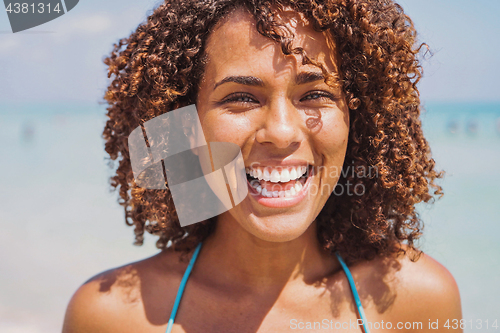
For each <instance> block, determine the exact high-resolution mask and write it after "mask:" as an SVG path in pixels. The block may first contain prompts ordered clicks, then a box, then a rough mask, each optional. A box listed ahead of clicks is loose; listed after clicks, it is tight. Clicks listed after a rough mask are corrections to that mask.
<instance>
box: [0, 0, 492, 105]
mask: <svg viewBox="0 0 500 333" xmlns="http://www.w3.org/2000/svg"><path fill="white" fill-rule="evenodd" d="M160 2H161V1H158V0H141V1H138V0H106V1H97V0H80V2H79V3H78V5H77V6H76V7H75V8H74V9H73V10H71V11H70V12H68V13H66V14H65V15H63V16H61V17H59V18H57V19H55V20H53V21H51V22H48V23H46V24H43V25H40V26H38V27H34V28H32V29H29V30H26V31H24V32H18V33H16V34H13V33H12V31H11V28H10V25H9V22H8V18H7V13H6V12H5V11H1V12H0V105H1V104H5V103H8V104H23V103H24V104H26V103H29V104H33V103H35V104H36V103H46V102H49V103H51V102H63V103H66V102H75V103H77V102H85V103H97V102H99V101H102V96H103V93H104V90H105V88H106V86H107V84H108V80H107V77H106V67H105V65H104V64H103V62H102V60H103V58H104V57H105V56H106V55H107V54H109V52H110V51H111V49H112V45H113V43H115V42H117V41H118V40H119V39H120V38H123V37H126V36H128V35H129V34H130V33H131V32H132V31H133V30H135V28H136V27H137V25H138V24H139V23H141V22H143V21H144V20H145V19H146V17H147V15H148V13H150V11H151V9H153V8H154V7H156V6H157V5H158V4H159V3H160ZM399 3H400V4H401V5H402V6H403V8H404V10H405V12H406V13H407V14H408V15H409V16H410V17H411V18H412V20H413V21H414V23H415V26H416V28H417V31H418V33H419V40H420V41H421V42H425V43H427V44H428V45H429V46H430V48H431V50H432V52H433V56H432V57H430V58H429V59H426V60H425V61H424V63H423V65H424V78H423V80H422V81H421V84H420V91H421V97H422V99H423V100H424V101H426V102H500V93H499V92H500V83H499V80H498V78H499V77H500V66H499V61H498V59H500V56H499V53H500V38H498V36H499V35H500V20H498V14H500V1H497V0H477V1H465V0H434V1H432V0H400V1H399ZM0 112H1V110H0Z"/></svg>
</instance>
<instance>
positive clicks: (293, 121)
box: [256, 99, 303, 149]
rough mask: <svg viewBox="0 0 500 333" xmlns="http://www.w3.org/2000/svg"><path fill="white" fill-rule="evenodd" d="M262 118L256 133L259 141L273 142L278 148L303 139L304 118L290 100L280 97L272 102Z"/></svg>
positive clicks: (292, 144) (286, 146) (294, 143)
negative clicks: (302, 123) (302, 124)
mask: <svg viewBox="0 0 500 333" xmlns="http://www.w3.org/2000/svg"><path fill="white" fill-rule="evenodd" d="M262 120H263V123H262V125H261V127H260V129H259V130H258V131H257V134H256V140H257V142H259V143H272V144H273V145H274V146H276V148H281V149H283V148H288V147H290V146H294V145H296V144H298V143H300V141H301V140H302V130H301V128H302V126H301V122H302V121H303V119H302V117H301V116H300V114H299V112H298V110H297V109H296V108H295V107H294V105H293V104H292V103H291V102H290V101H288V100H286V99H280V100H277V101H276V102H273V103H270V104H269V107H268V108H267V110H266V111H265V113H264V117H263V119H262Z"/></svg>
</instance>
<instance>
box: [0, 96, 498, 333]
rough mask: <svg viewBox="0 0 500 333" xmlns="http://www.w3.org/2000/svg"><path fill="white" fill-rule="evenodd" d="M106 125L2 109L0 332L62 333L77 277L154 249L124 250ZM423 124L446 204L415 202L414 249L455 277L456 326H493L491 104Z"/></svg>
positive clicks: (449, 107) (97, 119) (438, 115)
mask: <svg viewBox="0 0 500 333" xmlns="http://www.w3.org/2000/svg"><path fill="white" fill-rule="evenodd" d="M104 121H105V117H104V106H100V105H96V104H93V105H92V104H85V103H82V104H77V103H75V104H70V105H23V106H20V105H19V104H16V105H0V332H15V333H46V332H47V333H48V332H57V331H60V330H61V327H62V320H63V316H64V311H65V308H66V305H67V303H68V301H69V299H70V297H71V295H72V294H73V292H74V291H75V290H76V289H77V288H78V286H80V285H81V284H82V283H83V282H84V281H85V280H87V279H88V278H89V277H91V276H93V275H95V274H97V273H99V272H101V271H103V270H106V269H108V268H110V267H116V266H119V265H123V264H125V263H128V262H131V261H134V260H138V259H141V258H144V257H147V256H150V255H152V254H154V253H156V252H157V250H156V248H155V246H154V239H153V237H146V240H145V245H144V246H142V247H136V246H133V245H132V243H133V230H132V228H130V227H127V226H126V225H125V223H124V219H123V212H122V208H121V207H120V206H119V205H118V204H117V203H116V198H117V194H115V193H110V192H109V186H108V177H109V175H110V174H111V169H110V168H109V167H108V166H107V162H106V160H105V159H104V157H105V154H104V149H103V140H102V139H101V137H100V135H101V132H102V128H103V125H104ZM422 121H423V124H424V130H425V133H426V136H427V138H428V141H429V142H430V144H431V147H432V151H433V154H434V158H435V160H436V163H437V166H438V168H440V169H443V170H445V171H446V176H445V178H444V179H443V180H442V181H441V183H440V184H441V185H442V186H443V187H444V192H445V195H444V197H443V198H442V199H441V200H437V201H436V203H435V204H434V205H429V206H425V205H421V206H419V210H420V212H421V217H422V219H423V220H424V222H425V230H424V237H423V238H422V240H421V241H420V244H421V247H422V249H423V250H424V251H425V252H426V253H428V254H430V255H431V256H433V257H434V258H435V259H437V260H438V261H440V262H441V263H442V264H443V265H444V266H445V267H447V268H448V269H449V270H450V272H451V273H452V274H453V275H454V277H455V279H456V281H457V283H458V285H459V288H460V291H461V295H462V308H463V316H464V319H466V320H467V321H468V322H469V326H468V328H467V329H466V330H465V331H466V332H474V331H489V330H486V329H485V321H486V320H488V321H489V323H490V325H491V324H492V323H493V322H494V320H495V319H497V320H498V324H499V325H500V311H499V310H498V309H499V307H498V299H499V297H500V287H499V284H498V282H497V279H498V277H499V276H500V242H499V241H498V237H499V235H500V217H499V216H500V104H485V103H461V104H459V103H456V104H450V103H448V104H445V103H428V104H426V112H425V113H424V114H423V115H422ZM477 320H482V322H483V329H482V330H476V329H474V328H472V329H471V328H470V322H471V321H472V323H473V325H476V322H477ZM474 327H475V326H474ZM490 330H492V331H495V329H491V328H490Z"/></svg>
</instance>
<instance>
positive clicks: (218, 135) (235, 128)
mask: <svg viewBox="0 0 500 333" xmlns="http://www.w3.org/2000/svg"><path fill="white" fill-rule="evenodd" d="M201 125H202V127H203V132H204V133H205V137H206V140H207V142H210V141H212V142H232V143H235V144H237V145H239V146H240V147H241V146H242V145H243V143H244V142H245V141H246V140H247V138H248V137H249V136H250V135H251V133H252V130H253V128H252V126H251V122H250V121H248V119H247V118H246V117H243V116H237V115H236V116H234V115H225V114H215V113H214V114H208V115H207V116H206V117H205V118H203V120H202V122H201Z"/></svg>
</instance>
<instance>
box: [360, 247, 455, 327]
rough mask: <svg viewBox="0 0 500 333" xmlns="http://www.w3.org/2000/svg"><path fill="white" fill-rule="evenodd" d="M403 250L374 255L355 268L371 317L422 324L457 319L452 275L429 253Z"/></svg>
mask: <svg viewBox="0 0 500 333" xmlns="http://www.w3.org/2000/svg"><path fill="white" fill-rule="evenodd" d="M404 249H405V250H406V254H400V255H398V256H394V257H391V258H376V259H374V260H372V261H369V262H364V263H361V264H358V265H355V267H354V271H355V272H356V275H358V278H359V282H360V289H361V290H360V294H361V295H363V296H364V298H365V301H364V303H365V304H366V305H367V308H369V309H370V310H371V311H370V312H371V313H372V318H373V317H375V318H374V319H385V320H391V321H395V322H396V321H402V320H407V321H419V322H422V323H424V324H425V325H428V323H429V320H431V321H435V320H439V322H442V323H444V322H446V320H450V322H451V320H454V319H457V320H460V319H461V318H462V310H461V302H460V294H459V289H458V285H457V283H456V281H455V279H454V277H453V276H452V274H451V273H450V272H449V271H448V269H446V267H444V266H443V265H442V264H440V263H439V262H438V261H436V260H435V259H433V258H432V257H431V256H429V255H427V254H425V253H421V254H420V256H418V257H415V254H416V253H415V252H414V251H411V250H409V249H408V248H407V247H404ZM415 259H416V260H415ZM356 266H357V267H356ZM353 274H354V273H353ZM363 289H364V290H363ZM363 296H362V298H363ZM362 301H363V300H362ZM441 328H442V327H440V329H441Z"/></svg>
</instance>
